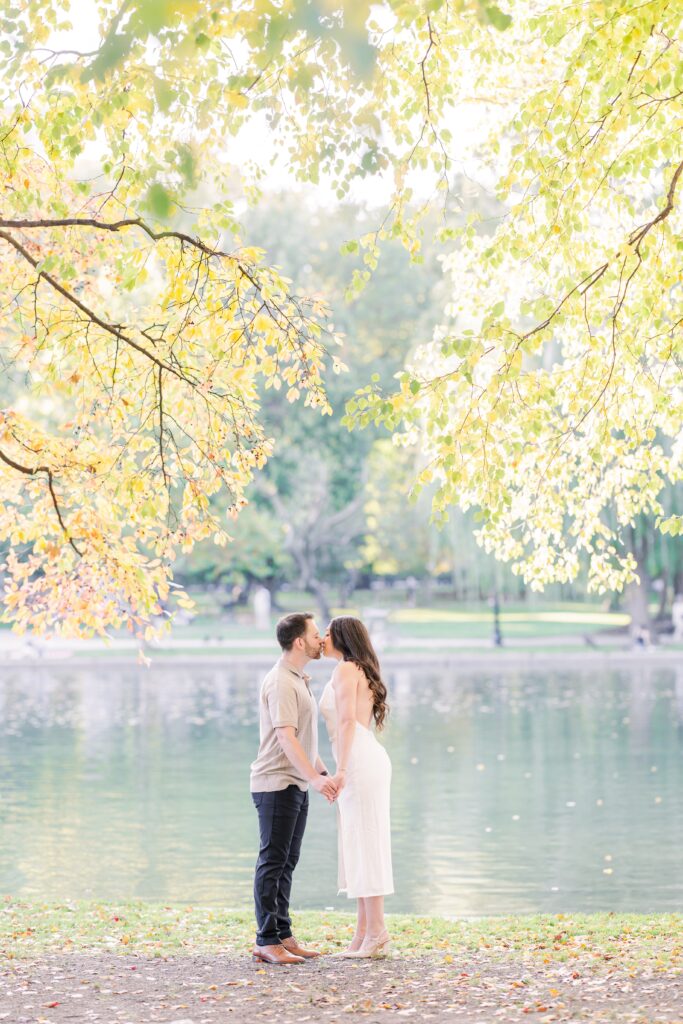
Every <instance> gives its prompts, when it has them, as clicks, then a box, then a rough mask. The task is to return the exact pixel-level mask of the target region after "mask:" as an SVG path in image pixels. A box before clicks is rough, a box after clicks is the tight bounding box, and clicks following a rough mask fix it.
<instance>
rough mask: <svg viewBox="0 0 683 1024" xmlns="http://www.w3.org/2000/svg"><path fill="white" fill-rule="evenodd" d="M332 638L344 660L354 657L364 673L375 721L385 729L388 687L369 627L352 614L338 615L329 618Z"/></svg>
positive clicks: (350, 659)
mask: <svg viewBox="0 0 683 1024" xmlns="http://www.w3.org/2000/svg"><path fill="white" fill-rule="evenodd" d="M330 639H331V640H332V643H333V645H334V647H335V649H336V650H337V651H339V652H340V654H341V656H342V658H343V659H344V661H352V662H353V664H354V665H357V666H358V668H359V669H360V670H361V671H362V672H363V673H364V674H365V678H366V679H367V681H368V686H369V687H370V692H371V693H372V701H373V706H372V714H373V716H374V719H375V725H376V726H377V728H378V729H382V728H383V727H384V719H385V718H386V717H387V713H388V711H389V705H388V704H387V688H386V686H385V685H384V683H383V682H382V676H381V673H380V667H379V661H378V660H377V655H376V654H375V648H374V647H373V646H372V640H371V639H370V634H369V633H368V631H367V629H366V627H365V626H364V625H363V623H362V622H361V621H360V619H356V618H354V616H353V615H338V616H337V618H335V619H332V621H331V622H330Z"/></svg>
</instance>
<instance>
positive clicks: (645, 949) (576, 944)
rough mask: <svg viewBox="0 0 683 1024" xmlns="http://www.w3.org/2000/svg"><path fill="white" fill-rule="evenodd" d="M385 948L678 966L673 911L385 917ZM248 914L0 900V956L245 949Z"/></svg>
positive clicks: (317, 918)
mask: <svg viewBox="0 0 683 1024" xmlns="http://www.w3.org/2000/svg"><path fill="white" fill-rule="evenodd" d="M295 928H296V933H297V935H298V937H299V938H300V939H302V940H304V941H306V942H309V943H314V944H316V945H317V946H318V947H319V948H320V949H321V950H324V951H328V952H334V951H335V950H337V949H339V948H340V947H341V946H342V945H345V944H346V941H347V938H348V936H349V935H350V934H351V932H352V917H351V915H349V914H340V913H326V912H317V911H307V912H302V913H298V914H296V915H295ZM389 928H390V931H391V933H392V937H393V943H394V948H395V949H396V950H397V951H398V952H401V953H403V954H411V953H415V954H419V955H425V954H432V955H434V956H436V957H437V958H439V959H441V960H443V961H444V962H445V963H451V962H453V960H454V959H455V958H457V957H458V956H462V955H465V954H467V953H470V952H472V951H486V952H487V954H488V955H489V956H492V957H495V956H496V955H498V954H500V955H510V954H519V955H520V956H524V958H525V959H526V958H531V959H532V960H534V961H536V962H538V963H539V964H551V963H556V962H567V961H569V962H571V961H572V959H578V958H580V959H581V960H582V961H584V962H585V960H586V959H588V960H593V961H594V962H595V965H596V966H600V965H602V964H604V963H609V962H610V961H615V962H617V963H618V964H619V965H620V966H621V967H622V968H629V969H637V968H639V967H642V966H644V965H649V966H651V967H654V968H655V969H660V970H668V969H670V968H672V967H679V966H681V964H682V963H683V916H681V915H679V914H654V915H639V914H611V913H603V914H555V915H538V916H517V917H496V918H480V919H477V920H468V921H462V920H457V921H452V920H447V919H444V918H436V917H415V916H408V915H392V916H391V917H390V918H389ZM252 940H253V917H252V914H251V911H246V910H245V911H227V910H220V909H217V908H207V907H188V906H164V905H161V904H156V903H140V902H135V903H99V902H97V903H96V902H74V903H61V904H57V903H42V902H28V901H26V902H25V901H18V900H9V899H6V900H5V902H4V903H3V904H2V905H0V954H2V955H3V956H4V957H9V958H14V959H25V958H32V957H36V956H39V955H40V954H41V953H47V952H51V953H56V952H60V953H63V952H85V951H88V952H95V951H100V952H108V953H117V954H121V955H124V956H125V955H131V954H141V955H144V956H147V957H150V956H151V957H167V956H183V955H197V954H204V955H206V954H212V953H225V952H231V953H240V952H245V953H247V952H248V951H249V949H250V947H251V943H252Z"/></svg>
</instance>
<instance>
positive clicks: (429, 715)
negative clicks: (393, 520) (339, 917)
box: [0, 664, 683, 914]
mask: <svg viewBox="0 0 683 1024" xmlns="http://www.w3.org/2000/svg"><path fill="white" fill-rule="evenodd" d="M263 670H264V666H257V665H245V664H239V665H233V666H221V667H218V666H217V667H216V668H211V667H206V666H205V665H201V666H191V665H185V666H181V665H176V666H173V667H171V666H161V665H156V666H154V667H153V668H152V669H151V670H150V671H148V670H146V669H138V668H135V667H125V668H116V667H106V668H103V669H102V670H101V671H97V672H94V671H93V670H91V669H89V670H85V669H81V670H79V669H73V668H72V669H67V668H63V667H62V668H59V667H47V666H45V667H42V666H41V667H32V668H17V669H15V670H11V671H6V672H5V673H4V677H3V679H2V680H1V681H0V784H1V789H0V829H1V831H0V891H2V892H3V893H12V894H22V895H26V896H38V897H43V898H54V899H56V898H75V897H89V896H92V897H97V898H103V899H104V898H112V899H116V898H125V897H142V898H148V899H161V900H169V901H171V900H173V901H180V900H189V901H195V902H199V901H202V902H215V903H219V902H220V903H222V904H224V905H228V906H237V905H246V904H248V902H249V900H250V894H251V878H252V869H253V861H254V856H255V849H256V818H255V815H254V812H253V808H252V806H251V802H250V800H249V796H248V774H249V764H250V761H251V760H252V758H253V756H254V752H255V749H256V745H257V736H258V722H257V714H256V711H257V706H256V695H257V691H258V685H259V682H260V679H261V676H262V674H263ZM316 671H317V677H316V680H315V682H314V686H315V687H316V688H317V690H318V693H319V691H320V690H321V688H322V685H323V682H324V678H325V675H324V673H325V670H324V667H323V666H316ZM388 682H389V687H390V697H391V704H392V715H391V719H390V725H389V727H388V729H387V731H386V734H385V738H384V741H385V742H386V744H387V747H388V748H389V751H390V754H391V758H392V761H393V765H394V787H393V801H394V802H393V832H394V856H395V875H396V883H397V894H396V896H394V897H392V898H391V900H390V909H392V910H395V911H399V910H404V911H421V912H425V913H427V912H440V913H452V914H483V913H503V912H517V911H519V912H522V911H540V910H547V911H550V910H552V911H560V910H580V909H584V910H591V909H615V910H634V911H649V910H669V909H679V908H680V907H681V896H682V894H683V882H681V875H680V854H679V851H680V848H681V844H682V843H683V814H682V813H681V812H682V810H683V806H682V805H683V796H682V793H683V787H682V785H681V783H683V758H682V757H681V754H682V752H683V669H676V670H674V669H665V668H658V669H653V668H649V667H647V666H645V665H636V666H634V668H633V669H632V670H630V671H610V672H606V671H602V670H598V671H593V672H590V673H588V672H587V673H580V672H553V673H543V674H539V673H532V672H529V671H526V670H525V671H516V672H511V671H504V672H493V671H472V670H469V669H468V670H467V671H456V670H454V669H449V670H447V671H444V670H436V669H433V668H430V669H425V668H424V667H419V666H405V667H403V668H401V669H400V670H398V671H393V672H389V673H388ZM313 801H314V802H313V811H312V813H311V816H310V818H309V828H308V832H307V838H306V843H305V849H304V853H303V856H302V860H301V864H300V866H299V869H298V871H297V880H296V890H295V899H296V903H297V904H298V905H299V906H301V907H321V906H331V905H333V906H338V907H339V906H345V905H346V901H344V900H342V899H341V898H339V897H337V896H335V891H336V889H335V882H336V865H335V856H336V842H335V832H334V813H333V812H331V811H330V809H329V808H328V807H327V806H326V805H325V804H324V803H323V801H322V800H319V799H318V798H317V797H315V796H314V798H313Z"/></svg>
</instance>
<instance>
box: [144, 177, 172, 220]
mask: <svg viewBox="0 0 683 1024" xmlns="http://www.w3.org/2000/svg"><path fill="white" fill-rule="evenodd" d="M147 205H148V206H149V208H150V210H151V211H152V213H153V214H154V216H155V217H158V218H159V220H165V219H166V218H167V217H168V215H169V213H170V212H171V197H170V196H169V194H168V192H167V191H166V189H165V188H164V186H163V185H159V183H158V182H157V183H156V184H155V185H152V186H151V188H150V189H149V191H148V193H147Z"/></svg>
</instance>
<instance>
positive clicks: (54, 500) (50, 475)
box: [0, 450, 83, 558]
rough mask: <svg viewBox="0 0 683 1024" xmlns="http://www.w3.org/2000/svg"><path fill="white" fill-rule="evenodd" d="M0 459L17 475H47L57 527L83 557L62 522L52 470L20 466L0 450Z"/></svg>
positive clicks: (46, 467) (81, 555)
mask: <svg viewBox="0 0 683 1024" xmlns="http://www.w3.org/2000/svg"><path fill="white" fill-rule="evenodd" d="M0 459H2V461H3V462H4V463H6V465H8V466H10V467H11V468H12V469H15V470H16V471H17V472H18V473H23V474H24V475H25V476H35V475H36V473H45V474H46V475H47V486H48V489H49V491H50V497H51V498H52V504H53V505H54V508H55V512H56V513H57V519H58V520H59V525H60V526H61V528H62V530H63V531H64V535H65V537H66V539H67V540H68V542H69V544H70V545H71V547H72V548H73V549H74V551H75V552H76V554H77V555H78V556H79V557H81V558H82V557H83V552H82V551H81V550H80V549H79V548H78V547H77V546H76V542H75V541H74V539H73V537H72V536H71V534H70V533H69V531H68V529H67V527H66V523H65V522H64V520H63V518H62V512H61V509H60V507H59V502H58V501H57V495H56V493H55V488H54V474H53V472H52V470H51V469H50V467H49V466H33V467H32V468H31V467H30V466H22V465H21V463H19V462H16V460H15V459H13V458H11V457H10V456H9V455H7V454H6V453H5V452H3V451H2V450H0Z"/></svg>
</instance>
